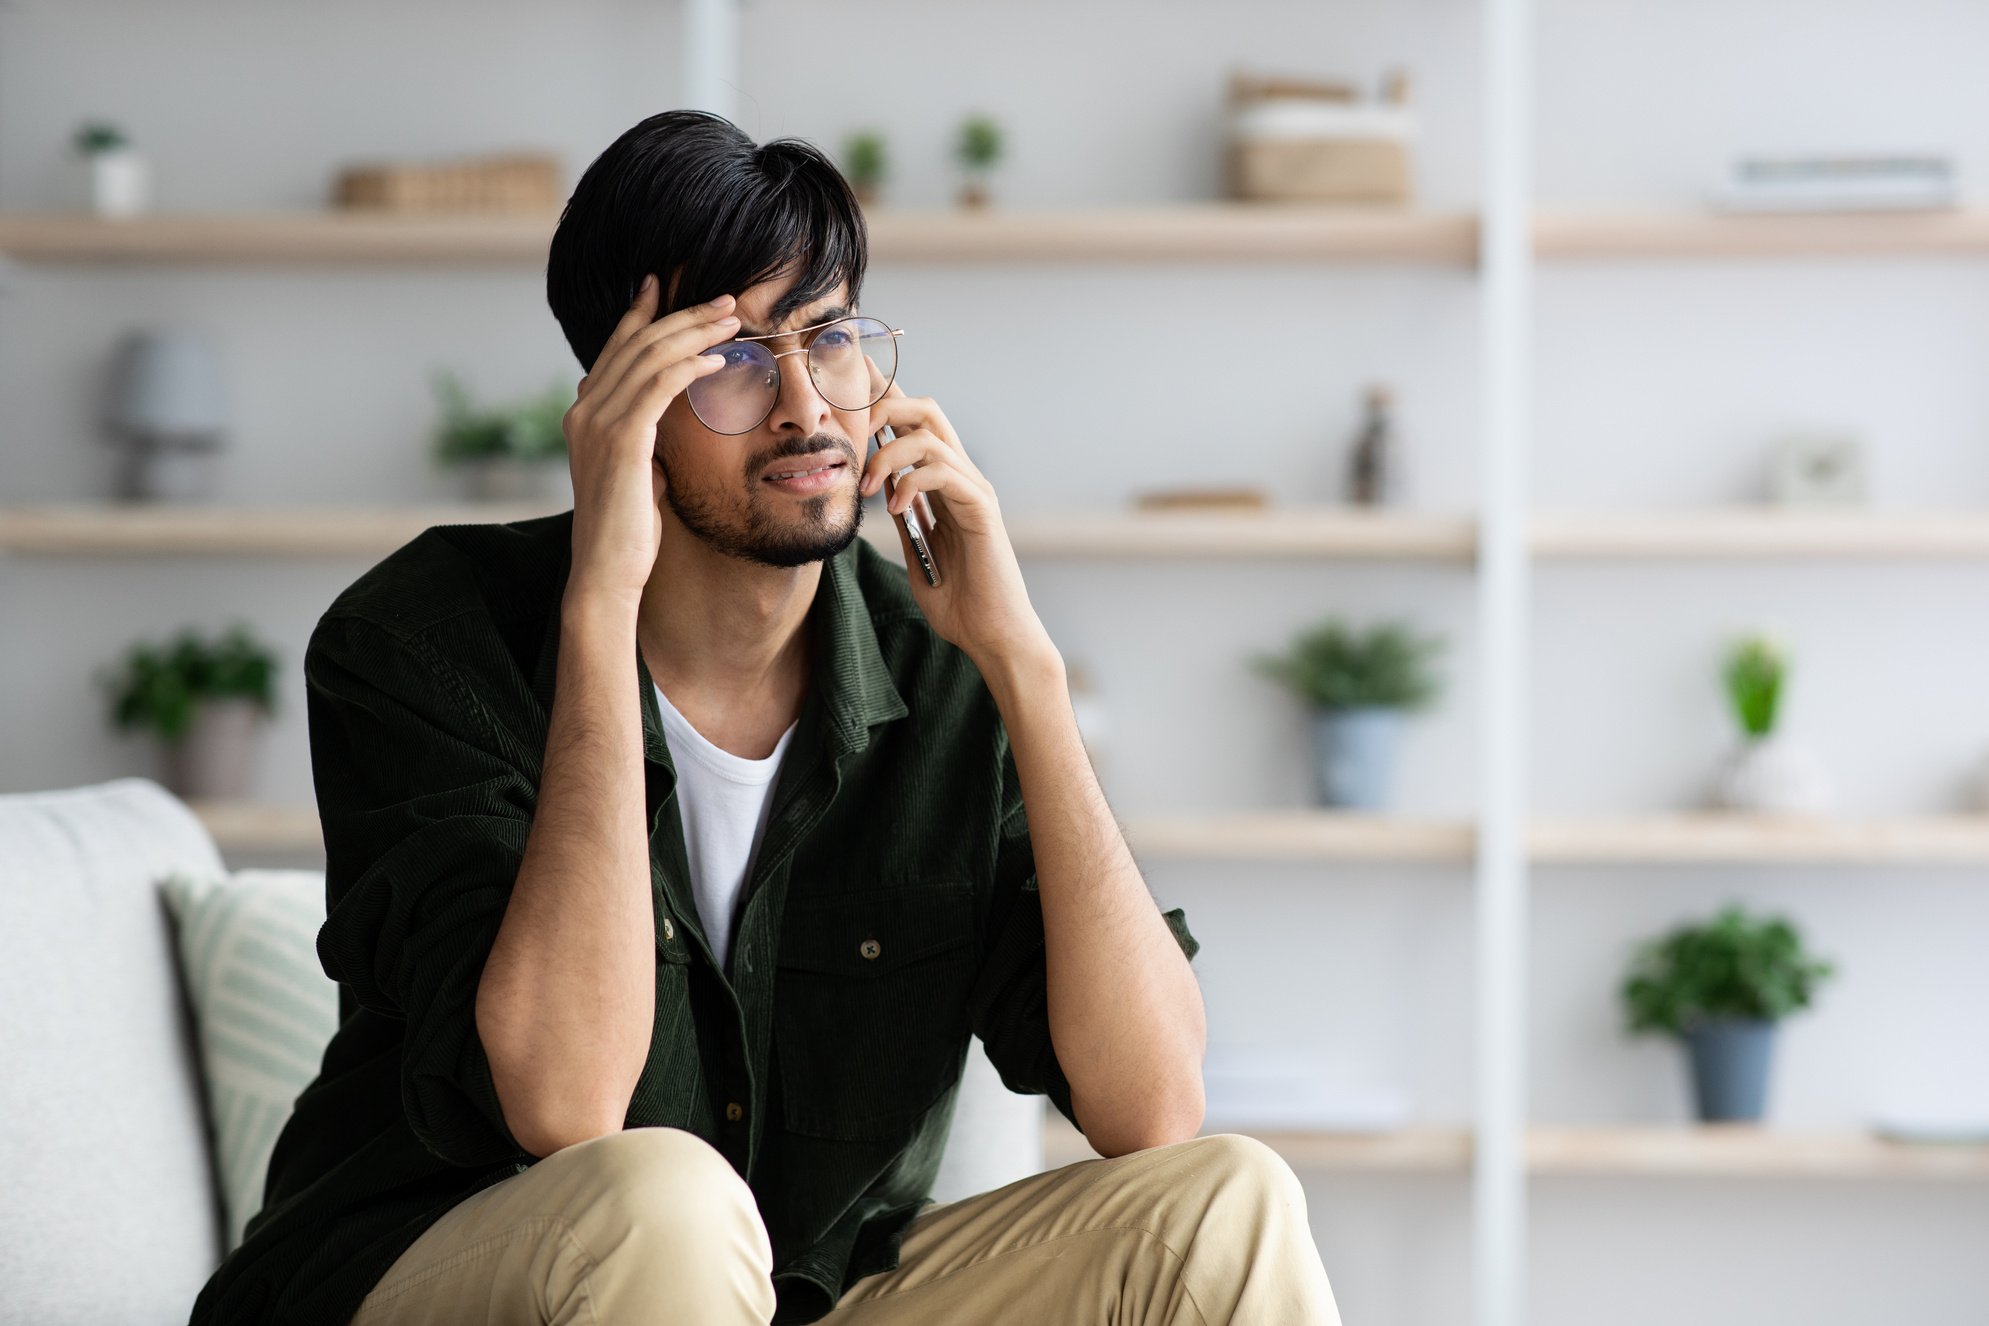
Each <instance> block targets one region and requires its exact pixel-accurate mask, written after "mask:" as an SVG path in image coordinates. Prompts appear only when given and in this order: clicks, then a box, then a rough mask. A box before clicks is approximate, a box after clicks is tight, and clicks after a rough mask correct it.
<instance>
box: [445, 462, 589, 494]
mask: <svg viewBox="0 0 1989 1326" xmlns="http://www.w3.org/2000/svg"><path fill="white" fill-rule="evenodd" d="M459 468H460V469H461V471H462V473H463V479H464V487H465V490H466V492H467V494H468V497H469V499H470V500H471V501H472V502H540V501H545V502H550V501H552V500H553V499H554V498H562V499H565V500H568V501H571V500H572V499H571V494H572V491H573V489H572V482H571V480H572V471H571V469H570V468H569V467H568V465H567V461H566V458H565V457H564V456H555V457H551V458H548V459H546V460H520V459H519V458H517V457H515V456H485V457H480V458H478V459H476V460H467V461H463V462H462V463H461V465H460V466H459Z"/></svg>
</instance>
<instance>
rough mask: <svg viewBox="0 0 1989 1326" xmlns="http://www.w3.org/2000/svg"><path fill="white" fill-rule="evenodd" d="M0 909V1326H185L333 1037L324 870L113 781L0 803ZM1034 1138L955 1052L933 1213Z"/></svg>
mask: <svg viewBox="0 0 1989 1326" xmlns="http://www.w3.org/2000/svg"><path fill="white" fill-rule="evenodd" d="M0 908H4V916H5V917H6V920H7V924H6V925H5V926H4V928H0V1120H4V1122H5V1127H4V1129H0V1173H4V1175H5V1178H4V1181H0V1326H16V1324H18V1326H72V1324H73V1326H153V1324H155V1323H156V1324H158V1326H165V1324H167V1323H184V1322H185V1321H186V1319H187V1317H188V1315H189V1313H190V1311H191V1308H192V1305H193V1300H194V1298H195V1296H196V1295H197V1294H198V1293H199V1291H200V1288H201V1286H202V1285H203V1284H204V1283H205V1282H206V1280H207V1278H208V1276H209V1275H210V1274H211V1273H212V1272H213V1269H214V1267H215V1266H216V1265H217V1264H218V1263H219V1261H220V1259H221V1258H222V1257H223V1256H224V1255H225V1254H226V1252H227V1250H228V1249H230V1248H232V1247H233V1246H234V1245H235V1244H236V1243H237V1242H238V1241H239V1239H240V1231H241V1228H242V1226H243V1224H244V1223H246V1220H247V1218H248V1216H249V1215H251V1214H253V1212H254V1209H255V1206H256V1205H257V1203H259V1201H260V1197H261V1191H262V1176H263V1174H264V1173H265V1172H266V1170H267V1167H268V1160H269V1151H270V1148H271V1147H272V1146H273V1145H274V1143H275V1138H276V1132H277V1130H278V1129H279V1128H280V1126H281V1124H282V1122H283V1120H284V1119H285V1118H286V1117H287V1116H288V1112H289V1106H288V1102H289V1101H290V1100H291V1099H293V1098H294V1096H295V1095H296V1092H297V1091H298V1090H299V1089H300V1088H301V1087H302V1086H303V1085H304V1084H305V1083H306V1082H308V1081H309V1079H310V1077H311V1076H312V1075H314V1074H315V1072H316V1066H317V1060H318V1057H319V1055H320V1054H321V1052H322V1048H323V1042H324V1040H325V1039H326V1038H328V1037H329V1036H330V1034H331V1030H332V1028H333V1026H334V1025H335V1021H336V1016H337V1014H336V1009H337V998H336V990H337V987H336V986H335V985H334V984H333V983H332V982H331V981H330V979H329V978H327V977H326V976H325V974H324V972H323V970H322V969H321V968H319V967H318V965H317V959H316V951H315V947H314V943H315V934H316V928H317V926H318V925H319V924H321V923H322V922H323V919H324V875H323V872H322V871H305V870H236V871H231V870H230V869H229V868H228V867H227V866H226V865H225V864H224V862H223V860H222V857H221V852H220V850H219V848H218V846H217V845H216V843H215V841H214V839H213V837H212V836H211V835H210V834H209V832H208V831H207V829H206V827H205V825H204V824H203V823H202V822H201V820H200V819H199V818H198V817H197V816H196V815H195V814H194V812H193V811H192V809H191V808H190V807H189V806H187V805H186V804H185V803H184V802H182V801H181V800H179V799H178V798H177V797H175V796H174V795H173V794H172V793H171V792H169V791H167V790H166V789H165V788H164V787H162V786H161V785H159V784H158V783H156V782H154V781H152V780H151V779H147V778H119V779H114V780H111V781H108V782H104V783H99V784H94V785H90V786H83V787H73V788H65V789H59V790H54V791H45V792H27V793H8V794H0ZM1043 1119H1044V1101H1043V1098H1042V1097H1040V1096H1023V1095H1017V1094H1014V1093H1012V1092H1010V1091H1008V1090H1007V1089H1006V1088H1004V1087H1003V1086H1002V1084H1001V1082H1000V1079H999V1078H998V1077H997V1076H996V1075H995V1071H994V1068H993V1066H992V1065H991V1064H989V1063H988V1061H987V1059H986V1057H985V1056H984V1055H982V1054H981V1053H980V1047H979V1044H978V1042H976V1043H975V1045H974V1047H973V1050H972V1052H971V1053H970V1055H969V1057H968V1063H967V1068H966V1074H965V1077H964V1078H963V1080H962V1083H961V1088H960V1095H959V1101H958V1104H957V1107H956V1111H955V1115H954V1121H953V1130H952V1133H951V1134H950V1136H949V1140H948V1144H947V1150H946V1152H945V1157H944V1160H943V1162H942V1167H941V1172H940V1176H939V1181H938V1183H937V1185H936V1186H935V1189H934V1194H933V1195H934V1196H935V1197H937V1198H938V1199H939V1200H941V1201H948V1200H951V1199H953V1198H956V1197H963V1196H967V1195H969V1194H971V1193H976V1192H982V1191H985V1190H987V1189H990V1188H995V1187H999V1186H1000V1185H1002V1184H1004V1183H1008V1182H1010V1181H1012V1180H1014V1179H1017V1178H1021V1177H1023V1176H1025V1175H1028V1174H1033V1173H1036V1172H1038V1171H1040V1170H1041V1169H1042V1168H1043V1167H1044V1163H1043V1150H1042V1125H1043Z"/></svg>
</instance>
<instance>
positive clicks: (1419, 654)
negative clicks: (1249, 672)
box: [1252, 618, 1443, 809]
mask: <svg viewBox="0 0 1989 1326" xmlns="http://www.w3.org/2000/svg"><path fill="white" fill-rule="evenodd" d="M1442 648H1443V642H1442V641H1441V640H1438V639H1436V638H1434V637H1430V636H1424V635H1421V634H1418V633H1417V632H1416V631H1414V630H1412V629H1411V628H1410V627H1409V626H1408V625H1407V624H1406V623H1403V622H1383V623H1380V624H1378V625H1376V626H1373V627H1371V628H1369V629H1367V630H1365V631H1363V630H1360V629H1357V628H1355V627H1353V626H1351V625H1349V624H1348V623H1346V622H1344V621H1341V620H1339V619H1337V618H1329V619H1328V620H1326V621H1324V622H1321V623H1319V624H1318V625H1316V626H1313V627H1311V628H1310V629H1308V630H1305V631H1303V632H1301V633H1300V634H1299V635H1298V636H1297V637H1296V638H1295V639H1294V640H1293V641H1292V645H1291V648H1290V650H1289V651H1288V652H1287V653H1285V654H1283V655H1272V654H1258V655H1256V656H1254V657H1253V659H1252V666H1254V667H1255V668H1256V669H1257V670H1258V671H1259V672H1261V673H1262V674H1264V675H1265V676H1268V677H1271V678H1274V679H1276V680H1278V681H1281V682H1283V683H1285V685H1286V686H1288V687H1290V689H1291V690H1292V692H1293V693H1294V694H1295V695H1296V696H1297V697H1298V698H1299V699H1300V700H1301V701H1303V702H1304V703H1305V704H1306V705H1307V706H1308V707H1309V708H1310V709H1311V711H1312V734H1313V765H1314V771H1315V775H1316V778H1315V785H1314V791H1315V794H1316V796H1317V799H1318V802H1319V804H1320V805H1322V806H1340V807H1349V808H1359V809H1377V808H1379V807H1381V806H1383V805H1385V804H1386V803H1387V801H1388V796H1389V788H1390V785H1391V783H1392V781H1393V776H1394V768H1395V750H1396V746H1397V744H1398V740H1399V734H1400V731H1401V727H1402V719H1403V716H1404V715H1405V714H1408V713H1412V712H1414V711H1416V710H1420V709H1423V708H1425V707H1427V706H1428V705H1429V703H1430V702H1431V701H1432V700H1434V699H1435V698H1436V696H1437V693H1438V690H1439V686H1438V682H1437V678H1436V675H1435V672H1434V670H1433V669H1432V667H1431V660H1432V659H1433V658H1434V657H1435V656H1436V655H1437V654H1438V653H1439V652H1440V651H1441V650H1442Z"/></svg>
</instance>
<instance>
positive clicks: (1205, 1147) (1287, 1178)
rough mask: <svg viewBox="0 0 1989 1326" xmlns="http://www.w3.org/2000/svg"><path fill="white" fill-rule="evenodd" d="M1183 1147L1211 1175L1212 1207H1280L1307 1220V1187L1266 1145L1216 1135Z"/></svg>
mask: <svg viewBox="0 0 1989 1326" xmlns="http://www.w3.org/2000/svg"><path fill="white" fill-rule="evenodd" d="M1183 1145H1184V1146H1186V1147H1190V1148H1192V1149H1193V1151H1194V1155H1195V1158H1196V1160H1197V1162H1198V1163H1199V1166H1200V1167H1201V1168H1202V1169H1203V1172H1204V1173H1205V1174H1206V1176H1207V1180H1208V1189H1207V1190H1208V1194H1209V1200H1210V1204H1211V1205H1212V1206H1229V1207H1235V1206H1237V1205H1249V1206H1253V1207H1262V1206H1267V1205H1268V1206H1277V1207H1282V1208H1289V1209H1290V1210H1291V1211H1292V1212H1293V1213H1294V1214H1296V1215H1298V1216H1300V1217H1301V1218H1302V1217H1303V1215H1304V1212H1305V1187H1304V1185H1303V1184H1301V1183H1300V1182H1299V1178H1298V1175H1297V1174H1296V1173H1294V1172H1293V1170H1292V1167H1291V1166H1290V1165H1289V1164H1288V1163H1286V1161H1285V1158H1284V1157H1283V1156H1281V1155H1279V1154H1278V1153H1277V1152H1276V1151H1275V1150H1273V1149H1272V1148H1271V1147H1270V1146H1269V1145H1267V1144H1266V1143H1264V1142H1261V1141H1259V1140H1258V1139H1257V1138H1254V1137H1250V1136H1247V1135H1245V1134H1243V1133H1214V1134H1211V1135H1210V1136H1207V1137H1197V1138H1193V1139H1191V1140H1189V1141H1188V1142H1185V1143H1183Z"/></svg>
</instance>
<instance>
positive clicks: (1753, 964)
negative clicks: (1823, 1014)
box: [1623, 905, 1834, 1123]
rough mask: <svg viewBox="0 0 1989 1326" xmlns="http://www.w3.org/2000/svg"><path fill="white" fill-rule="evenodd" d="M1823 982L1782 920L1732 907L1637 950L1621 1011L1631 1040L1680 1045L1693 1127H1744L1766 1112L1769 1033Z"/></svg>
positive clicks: (1816, 962) (1825, 967)
mask: <svg viewBox="0 0 1989 1326" xmlns="http://www.w3.org/2000/svg"><path fill="white" fill-rule="evenodd" d="M1833 974H1834V967H1833V964H1831V963H1830V962H1828V961H1825V960H1823V959H1821V958H1818V957H1816V956H1814V955H1812V954H1811V953H1809V952H1808V951H1807V950H1806V949H1805V948H1804V946H1803V940H1802V935H1801V934H1800V933H1799V932H1798V931H1797V929H1796V927H1795V925H1794V923H1793V922H1791V921H1790V920H1788V919H1787V918H1786V917H1781V916H1755V915H1752V914H1750V913H1749V912H1747V911H1746V909H1744V908H1742V907H1740V906H1737V905H1733V906H1728V907H1726V908H1723V909H1722V910H1721V911H1720V913H1719V914H1718V915H1717V916H1715V917H1713V918H1712V919H1711V920H1710V921H1703V922H1696V923H1692V924H1687V925H1681V926H1679V927H1677V928H1676V929H1674V930H1672V931H1671V932H1670V933H1668V934H1666V935H1663V936H1661V937H1660V938H1658V939H1654V940H1650V941H1648V942H1646V943H1645V944H1643V945H1642V946H1641V947H1640V948H1639V949H1638V951H1637V955H1636V958H1635V960H1634V962H1633V963H1632V965H1631V969H1630V973H1629V975H1628V976H1627V977H1626V978H1625V979H1624V982H1623V1003H1624V1008H1625V1011H1626V1012H1627V1014H1628V1018H1629V1027H1630V1031H1631V1032H1632V1033H1638V1032H1661V1033H1664V1034H1666V1035H1670V1036H1675V1037H1677V1038H1678V1039H1679V1041H1680V1042H1682V1043H1683V1044H1684V1046H1685V1050H1686V1054H1687V1057H1688V1058H1689V1060H1690V1061H1691V1066H1692V1093H1693V1099H1694V1102H1695V1103H1696V1105H1697V1107H1698V1114H1699V1118H1700V1120H1701V1121H1703V1122H1707V1123H1720V1122H1748V1123H1753V1122H1758V1121H1759V1120H1760V1119H1761V1117H1762V1115H1763V1114H1764V1113H1765V1112H1766V1109H1767V1103H1768V1068H1769V1063H1770V1061H1771V1059H1772V1058H1773V1052H1774V1048H1775V1028H1776V1026H1777V1025H1778V1024H1779V1023H1780V1021H1781V1020H1782V1019H1783V1018H1784V1017H1787V1016H1788V1015H1789V1014H1791V1013H1794V1012H1796V1011H1797V1010H1799V1009H1804V1008H1808V1007H1809V1004H1810V1000H1811V999H1812V998H1813V997H1814V996H1815V994H1816V991H1817V989H1818V987H1819V986H1821V985H1822V984H1823V983H1824V982H1825V981H1827V980H1828V979H1829V978H1830V977H1831V976H1832V975H1833Z"/></svg>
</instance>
